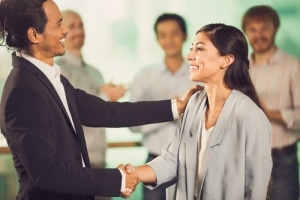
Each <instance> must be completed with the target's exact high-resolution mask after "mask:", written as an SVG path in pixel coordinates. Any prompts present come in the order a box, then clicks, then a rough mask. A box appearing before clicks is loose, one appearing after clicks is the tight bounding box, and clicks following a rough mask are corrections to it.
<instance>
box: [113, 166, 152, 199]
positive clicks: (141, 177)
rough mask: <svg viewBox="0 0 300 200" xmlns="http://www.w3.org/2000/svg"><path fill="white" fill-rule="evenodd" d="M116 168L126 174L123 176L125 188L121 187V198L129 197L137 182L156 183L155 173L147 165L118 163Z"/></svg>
mask: <svg viewBox="0 0 300 200" xmlns="http://www.w3.org/2000/svg"><path fill="white" fill-rule="evenodd" d="M118 169H119V170H121V171H122V172H123V174H125V175H126V177H123V178H125V189H123V188H124V187H123V188H122V191H121V194H120V196H121V197H123V198H129V197H130V196H131V193H132V192H133V191H134V190H135V187H136V185H137V184H138V183H139V182H143V183H148V184H155V183H156V174H155V172H154V170H153V169H152V167H150V166H149V165H141V166H137V167H133V166H132V165H131V164H126V165H123V164H120V165H119V166H118Z"/></svg>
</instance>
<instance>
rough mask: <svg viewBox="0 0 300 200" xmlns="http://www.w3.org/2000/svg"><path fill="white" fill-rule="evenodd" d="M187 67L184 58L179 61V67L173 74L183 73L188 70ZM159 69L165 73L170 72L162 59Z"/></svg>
mask: <svg viewBox="0 0 300 200" xmlns="http://www.w3.org/2000/svg"><path fill="white" fill-rule="evenodd" d="M187 68H188V63H187V62H186V61H185V60H184V61H183V62H182V63H181V65H180V68H179V69H178V70H177V72H176V73H175V74H178V75H184V74H186V73H187V72H188V70H187ZM160 70H161V71H162V72H165V73H167V72H169V73H170V71H169V69H168V67H167V65H166V63H165V62H164V61H163V62H161V64H160Z"/></svg>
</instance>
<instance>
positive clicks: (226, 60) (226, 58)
mask: <svg viewBox="0 0 300 200" xmlns="http://www.w3.org/2000/svg"><path fill="white" fill-rule="evenodd" d="M233 62H234V56H233V55H231V54H227V55H225V56H223V63H222V65H221V67H220V68H221V69H226V68H227V67H229V66H230V65H231V64H232V63H233Z"/></svg>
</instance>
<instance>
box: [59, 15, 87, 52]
mask: <svg viewBox="0 0 300 200" xmlns="http://www.w3.org/2000/svg"><path fill="white" fill-rule="evenodd" d="M63 23H64V24H65V26H66V27H67V28H68V30H69V32H68V36H67V37H66V48H67V49H70V48H71V49H81V47H82V46H83V44H84V37H85V33H84V26H83V23H82V20H81V18H80V16H78V15H77V14H76V13H72V12H68V13H66V14H65V15H64V20H63Z"/></svg>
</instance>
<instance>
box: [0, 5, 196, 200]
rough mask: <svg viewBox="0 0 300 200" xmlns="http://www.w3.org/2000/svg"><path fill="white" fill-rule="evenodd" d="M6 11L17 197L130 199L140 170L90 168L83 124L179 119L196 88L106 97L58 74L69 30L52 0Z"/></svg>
mask: <svg viewBox="0 0 300 200" xmlns="http://www.w3.org/2000/svg"><path fill="white" fill-rule="evenodd" d="M0 13H1V16H0V41H2V44H5V45H7V46H8V47H10V48H15V49H16V50H17V51H16V52H14V53H13V55H12V65H13V69H12V71H11V73H10V74H9V76H8V78H7V80H6V83H5V86H4V90H3V95H2V100H1V110H0V125H1V131H2V133H3V134H4V136H5V137H6V140H7V143H8V145H9V147H10V149H11V152H12V156H13V160H14V164H15V168H16V171H17V173H18V176H19V183H20V188H19V193H18V197H17V199H19V200H50V199H51V200H90V199H93V198H94V197H93V196H94V195H101V196H120V195H121V196H122V197H129V196H130V194H131V191H132V190H134V189H135V186H136V184H137V182H138V180H137V175H136V174H135V173H132V174H126V172H125V171H124V165H120V166H119V167H118V168H116V169H91V168H90V162H89V158H88V153H87V148H86V144H85V140H84V136H83V130H82V125H85V126H91V127H100V126H101V127H124V126H136V125H142V124H146V123H157V122H163V121H169V120H173V119H174V118H176V115H178V113H182V112H183V110H184V109H185V106H186V103H187V101H188V99H189V97H190V96H191V95H192V94H193V93H194V92H195V91H196V90H198V88H194V89H191V90H189V91H188V92H187V94H186V95H185V97H184V98H183V99H182V100H172V101H171V100H164V101H157V102H137V103H129V102H123V103H117V102H105V101H103V100H102V99H100V98H98V97H96V96H93V95H89V94H87V93H85V92H84V91H82V90H79V89H75V88H74V87H73V86H72V85H71V84H70V83H69V81H68V80H67V79H66V78H65V77H63V76H61V75H60V69H59V66H57V65H56V64H55V63H54V61H53V58H54V57H55V56H60V55H63V54H64V52H65V50H64V39H65V37H66V35H67V32H68V31H67V29H66V27H65V26H64V25H63V24H62V15H61V13H60V11H59V8H58V7H57V5H56V4H55V2H54V1H53V0H30V1H28V0H4V1H1V2H0ZM176 106H177V107H176ZM176 108H177V109H176ZM174 116H175V117H174Z"/></svg>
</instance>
